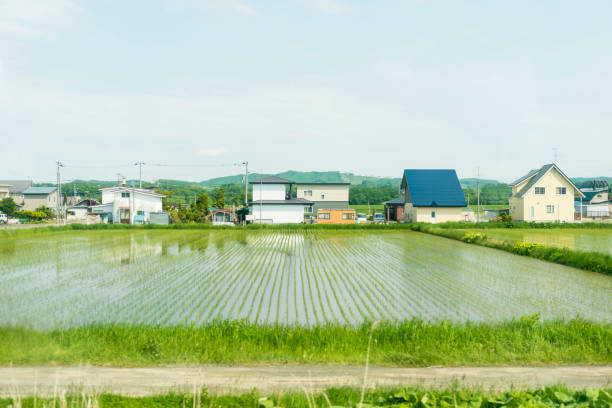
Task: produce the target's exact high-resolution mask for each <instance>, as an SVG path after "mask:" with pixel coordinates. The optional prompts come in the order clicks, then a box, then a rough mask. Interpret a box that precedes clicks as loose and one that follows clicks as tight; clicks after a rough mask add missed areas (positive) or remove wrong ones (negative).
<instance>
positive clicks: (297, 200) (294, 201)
mask: <svg viewBox="0 0 612 408" xmlns="http://www.w3.org/2000/svg"><path fill="white" fill-rule="evenodd" d="M260 203H261V204H287V205H296V204H299V205H305V204H314V203H313V202H312V201H309V200H306V199H304V198H291V199H289V200H263V201H259V200H258V201H250V202H249V204H251V205H257V204H260Z"/></svg>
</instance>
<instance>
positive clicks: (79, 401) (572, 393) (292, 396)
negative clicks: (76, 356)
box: [0, 385, 612, 408]
mask: <svg viewBox="0 0 612 408" xmlns="http://www.w3.org/2000/svg"><path fill="white" fill-rule="evenodd" d="M361 400H362V397H361V391H360V390H358V389H356V388H346V387H345V388H330V389H327V390H325V391H323V392H310V391H308V390H305V392H287V393H282V394H280V393H279V394H276V395H261V394H259V393H258V392H257V391H253V392H250V393H247V394H241V395H220V396H215V395H209V394H208V393H207V392H206V390H198V391H196V392H194V393H191V394H174V393H171V394H165V395H159V396H149V397H126V396H119V395H112V394H101V395H87V394H86V393H81V394H80V395H78V394H76V395H75V394H72V395H68V396H65V395H62V396H59V397H55V398H40V397H39V398H35V397H27V398H20V397H17V396H15V397H11V398H0V408H5V407H6V408H8V407H23V408H25V407H34V406H36V405H37V406H39V407H43V406H47V407H51V406H53V407H56V406H57V407H78V408H80V407H83V408H85V407H101V408H105V407H106V408H110V407H112V408H115V407H129V408H136V407H138V408H140V407H154V408H156V407H157V408H166V407H194V408H195V407H198V408H201V407H247V408H273V407H285V408H312V407H333V408H342V407H347V408H348V407H364V408H365V407H407V408H408V407H473V408H480V407H560V406H565V407H570V406H575V407H610V406H612V389H584V390H570V389H568V388H566V387H564V386H562V385H557V386H552V387H546V388H539V389H535V390H513V391H505V392H500V391H483V390H478V389H460V388H449V389H445V390H436V389H426V388H412V387H411V388H389V389H374V390H369V391H367V392H366V393H365V394H364V396H363V403H362V402H361Z"/></svg>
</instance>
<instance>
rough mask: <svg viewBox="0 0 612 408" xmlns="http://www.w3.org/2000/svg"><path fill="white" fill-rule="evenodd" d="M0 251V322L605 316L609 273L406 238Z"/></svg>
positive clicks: (196, 233)
mask: <svg viewBox="0 0 612 408" xmlns="http://www.w3.org/2000/svg"><path fill="white" fill-rule="evenodd" d="M0 257H1V258H2V262H0V299H2V303H3V307H2V308H0V326H27V327H31V328H34V329H48V328H58V327H59V328H65V327H78V326H83V325H89V324H136V325H162V326H164V325H182V324H189V325H196V326H198V325H204V324H207V323H209V322H212V321H215V320H238V319H244V320H245V321H247V322H249V323H254V324H267V323H280V324H289V325H291V324H302V325H309V326H311V325H321V324H327V323H333V324H350V325H352V324H358V323H361V322H364V321H371V320H376V319H387V320H404V319H412V318H418V319H423V320H425V321H440V320H442V319H448V320H451V321H454V322H465V321H475V322H499V321H507V320H509V319H512V318H517V317H520V316H523V315H533V314H536V313H539V314H540V315H541V317H542V318H543V319H553V318H563V319H569V318H572V317H575V316H580V317H581V318H583V319H587V320H591V321H595V322H610V321H611V320H612V296H610V293H612V278H610V277H609V276H605V275H601V274H596V273H590V272H585V271H581V270H578V269H574V268H569V267H565V266H561V265H556V264H552V263H547V262H542V261H538V260H534V259H531V258H526V257H520V256H515V255H512V254H509V253H505V252H501V251H496V250H492V249H489V248H483V247H479V246H474V245H467V244H464V243H460V242H457V241H452V240H448V239H444V238H440V237H435V236H431V235H426V234H421V233H416V232H411V231H379V232H377V231H322V230H320V231H317V230H311V231H273V230H270V231H265V230H262V231H229V230H223V231H214V230H113V231H79V232H75V231H65V232H49V233H40V234H35V233H32V234H21V235H14V236H10V235H7V236H5V237H3V239H2V240H0Z"/></svg>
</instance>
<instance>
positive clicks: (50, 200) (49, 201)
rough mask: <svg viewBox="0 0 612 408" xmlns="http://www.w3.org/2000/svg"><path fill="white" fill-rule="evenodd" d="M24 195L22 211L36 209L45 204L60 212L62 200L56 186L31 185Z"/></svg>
mask: <svg viewBox="0 0 612 408" xmlns="http://www.w3.org/2000/svg"><path fill="white" fill-rule="evenodd" d="M22 195H23V204H22V206H21V210H22V211H36V209H37V208H39V207H42V206H45V207H48V208H50V209H52V210H53V211H55V212H56V213H57V212H58V208H59V206H60V200H59V199H58V195H57V188H56V187H30V188H28V189H27V190H25V191H24V192H23V193H22Z"/></svg>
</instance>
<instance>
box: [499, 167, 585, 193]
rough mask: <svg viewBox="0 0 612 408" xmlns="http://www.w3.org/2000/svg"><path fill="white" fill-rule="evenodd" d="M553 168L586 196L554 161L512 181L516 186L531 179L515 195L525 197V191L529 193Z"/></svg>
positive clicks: (512, 184)
mask: <svg viewBox="0 0 612 408" xmlns="http://www.w3.org/2000/svg"><path fill="white" fill-rule="evenodd" d="M553 168H554V169H555V170H557V171H558V172H559V174H561V175H562V176H563V177H564V178H565V179H566V180H567V181H568V183H570V184H571V185H572V187H574V190H575V191H577V192H578V193H579V194H580V196H582V197H584V194H583V193H582V191H580V189H578V187H576V185H575V184H574V183H572V180H570V179H569V177H567V176H566V175H565V173H563V172H562V171H561V169H560V168H559V167H557V165H556V164H554V163H550V164H545V165H543V166H542V167H540V168H539V169H537V170H531V171H530V172H529V173H527V174H526V175H524V176H523V177H521V178H519V179H518V180H516V181H514V182H513V183H511V184H510V185H511V186H516V185H518V184H521V183H522V182H523V181H525V180H528V179H530V180H529V182H528V183H527V184H526V185H525V187H523V188H522V189H520V190H519V191H518V192H517V193H516V194H515V195H514V196H513V197H518V198H521V197H523V196H524V195H525V193H527V192H528V191H529V190H530V189H531V188H532V187H533V186H534V185H535V184H536V183H537V182H538V181H540V179H541V178H542V177H544V175H545V174H546V173H548V172H549V171H550V170H552V169H553Z"/></svg>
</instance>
